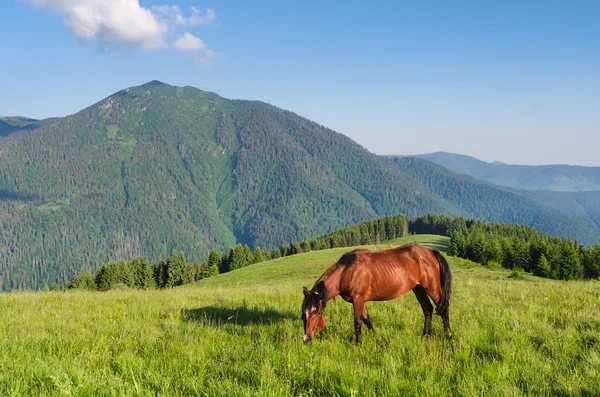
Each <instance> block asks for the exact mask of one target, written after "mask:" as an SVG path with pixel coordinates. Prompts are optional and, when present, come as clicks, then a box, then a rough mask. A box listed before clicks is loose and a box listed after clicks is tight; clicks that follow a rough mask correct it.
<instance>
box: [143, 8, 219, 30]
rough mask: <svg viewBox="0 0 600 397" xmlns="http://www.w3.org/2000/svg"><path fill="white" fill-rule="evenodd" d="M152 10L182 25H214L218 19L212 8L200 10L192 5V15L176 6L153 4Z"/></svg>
mask: <svg viewBox="0 0 600 397" xmlns="http://www.w3.org/2000/svg"><path fill="white" fill-rule="evenodd" d="M152 11H154V12H155V13H157V14H160V15H161V16H162V17H165V18H167V19H169V20H170V21H171V22H173V23H175V24H177V25H181V26H212V25H213V23H214V21H215V20H216V19H217V14H216V13H215V10H213V9H212V8H207V9H205V10H200V9H198V8H196V7H190V14H191V15H190V16H188V17H186V16H184V15H183V13H182V12H181V9H180V8H179V7H178V6H176V5H173V6H152Z"/></svg>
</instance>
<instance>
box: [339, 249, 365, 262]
mask: <svg viewBox="0 0 600 397" xmlns="http://www.w3.org/2000/svg"><path fill="white" fill-rule="evenodd" d="M359 251H364V250H360V249H355V250H354V251H350V252H347V253H345V254H344V255H342V257H341V258H340V259H339V260H338V262H337V263H339V264H340V265H344V266H351V265H353V264H354V262H356V259H357V258H356V256H357V255H356V254H357V253H358V252H359Z"/></svg>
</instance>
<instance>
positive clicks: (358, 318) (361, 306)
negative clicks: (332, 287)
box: [352, 299, 371, 344]
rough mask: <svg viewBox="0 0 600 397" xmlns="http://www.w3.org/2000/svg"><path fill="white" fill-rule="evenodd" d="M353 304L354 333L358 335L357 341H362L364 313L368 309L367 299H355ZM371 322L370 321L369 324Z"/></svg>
mask: <svg viewBox="0 0 600 397" xmlns="http://www.w3.org/2000/svg"><path fill="white" fill-rule="evenodd" d="M352 304H353V306H354V333H355V336H356V340H355V341H356V343H357V344H358V343H360V334H361V329H362V323H363V315H364V312H365V310H366V307H365V301H364V300H362V299H353V300H352ZM370 324H371V322H370V321H369V325H370Z"/></svg>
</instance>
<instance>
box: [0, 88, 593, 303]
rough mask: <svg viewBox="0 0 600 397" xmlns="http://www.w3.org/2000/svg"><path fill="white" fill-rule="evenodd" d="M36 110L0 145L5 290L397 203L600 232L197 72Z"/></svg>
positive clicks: (409, 209) (305, 230) (306, 235)
mask: <svg viewBox="0 0 600 397" xmlns="http://www.w3.org/2000/svg"><path fill="white" fill-rule="evenodd" d="M13 123H14V122H13ZM26 124H27V125H23V126H20V127H18V131H17V130H12V132H11V133H10V134H9V135H7V136H8V137H9V138H10V139H9V140H7V141H4V143H2V144H0V289H1V290H4V291H6V290H25V289H39V288H42V287H43V286H45V285H52V284H54V283H57V284H60V285H65V284H66V283H67V282H68V281H69V280H70V279H71V278H72V277H73V276H74V275H76V274H84V273H86V272H89V273H90V274H95V272H96V271H97V270H98V269H99V267H98V266H99V265H100V264H102V263H108V262H109V261H110V260H116V261H121V260H123V261H130V260H131V258H138V257H140V256H142V255H144V256H145V257H146V258H147V260H148V261H149V262H151V263H157V262H158V261H161V260H163V259H164V258H165V257H168V256H170V255H171V254H172V253H173V252H180V251H183V252H186V254H187V256H188V257H187V260H190V261H191V263H196V262H198V263H201V262H202V261H205V260H206V258H208V256H209V253H210V252H211V251H218V252H224V251H226V250H228V249H229V248H230V247H234V246H236V244H240V245H241V246H242V247H243V246H245V245H247V246H248V247H250V248H251V249H252V251H254V250H255V248H256V247H257V246H260V247H278V246H281V245H282V244H285V243H289V242H290V241H305V240H307V239H312V238H314V237H315V236H319V235H325V234H327V233H329V232H332V231H334V230H337V229H340V228H343V227H345V226H348V225H351V224H355V223H358V222H361V221H364V220H368V219H373V218H376V217H380V216H386V215H394V214H398V213H404V214H406V215H407V216H409V217H411V218H415V217H417V216H420V215H424V214H428V213H440V214H446V215H451V216H464V217H477V218H480V219H482V220H489V221H496V222H512V223H523V224H527V225H530V226H532V227H534V228H536V229H538V230H540V231H542V232H546V233H550V234H551V235H553V236H560V237H566V236H570V237H572V238H576V239H578V241H580V242H581V243H584V244H591V243H595V242H597V241H600V237H599V236H600V232H599V229H598V226H597V225H596V224H595V223H594V222H593V221H591V220H590V219H589V217H588V218H586V219H584V218H582V217H580V216H578V214H577V213H575V212H573V211H561V210H559V209H557V208H553V207H551V205H550V204H548V203H542V202H540V201H539V200H537V199H535V198H530V197H525V196H524V195H522V194H517V193H515V192H511V191H509V190H508V189H503V188H499V187H494V186H492V185H489V184H487V183H484V182H479V181H476V180H474V179H472V178H468V177H465V176H461V175H457V174H454V173H452V172H450V171H447V170H445V169H443V168H441V167H439V166H435V165H434V164H432V163H429V162H427V161H424V160H419V159H396V160H390V159H387V158H381V157H379V156H376V155H374V154H372V153H370V152H368V151H367V150H365V149H364V148H363V147H361V146H360V145H358V144H357V143H355V142H353V141H352V140H351V139H349V138H347V137H346V136H344V135H342V134H339V133H336V132H334V131H332V130H330V129H328V128H326V127H323V126H321V125H319V124H317V123H314V122H311V121H309V120H307V119H304V118H302V117H300V116H298V115H296V114H294V113H292V112H289V111H285V110H282V109H279V108H277V107H274V106H271V105H268V104H266V103H263V102H257V101H244V100H228V99H225V98H222V97H220V96H218V95H216V94H213V93H210V92H205V91H202V90H198V89H196V88H193V87H174V86H169V85H166V84H163V83H160V82H156V81H154V82H151V83H148V84H145V85H143V86H140V87H132V88H128V89H125V90H122V91H120V92H118V93H116V94H114V95H112V96H110V97H108V98H106V99H104V100H102V101H100V102H99V103H97V104H95V105H92V106H90V107H88V108H86V109H84V110H82V111H80V112H78V113H76V114H74V115H71V116H67V117H63V118H58V119H51V120H43V121H39V122H36V121H28V122H26ZM11 128H12V127H11ZM14 128H17V127H14ZM399 139H401V137H399ZM250 248H249V249H250Z"/></svg>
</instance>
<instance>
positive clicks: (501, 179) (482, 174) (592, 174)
mask: <svg viewBox="0 0 600 397" xmlns="http://www.w3.org/2000/svg"><path fill="white" fill-rule="evenodd" d="M415 157H418V158H421V159H425V160H428V161H431V162H433V163H436V164H439V165H441V166H442V167H445V168H448V169H449V170H451V171H454V172H457V173H459V174H466V175H470V176H473V177H475V178H477V179H481V180H484V181H487V182H490V183H494V184H496V185H501V186H507V187H513V188H517V189H526V190H543V191H567V192H580V191H595V190H600V167H583V166H574V165H558V164H557V165H538V166H533V165H512V164H504V163H501V162H498V161H495V162H493V163H488V162H485V161H481V160H478V159H476V158H474V157H470V156H464V155H461V154H453V153H446V152H436V153H430V154H421V155H417V156H415Z"/></svg>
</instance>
